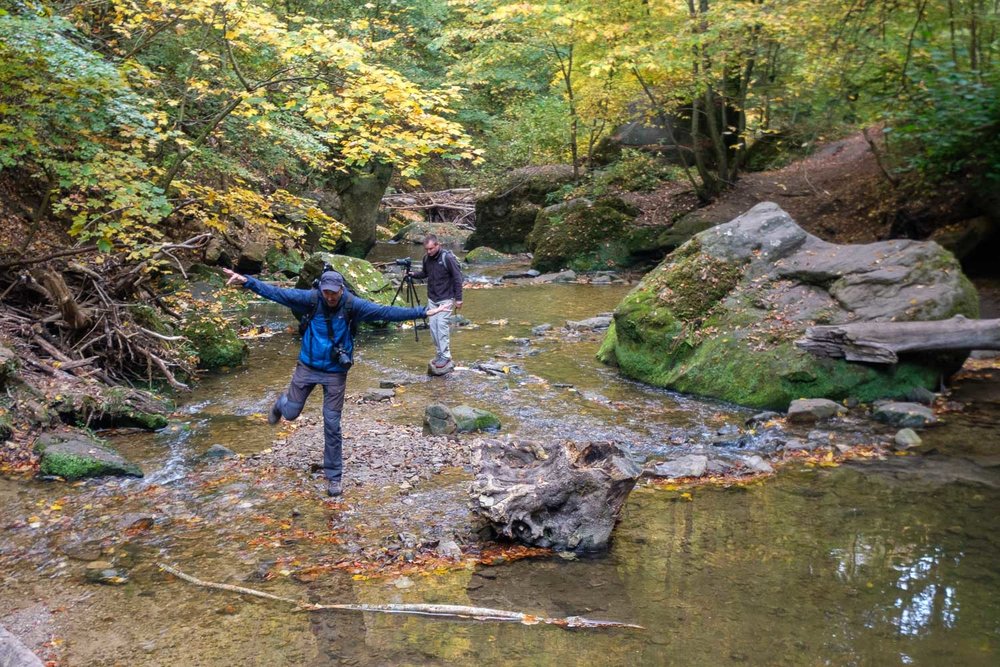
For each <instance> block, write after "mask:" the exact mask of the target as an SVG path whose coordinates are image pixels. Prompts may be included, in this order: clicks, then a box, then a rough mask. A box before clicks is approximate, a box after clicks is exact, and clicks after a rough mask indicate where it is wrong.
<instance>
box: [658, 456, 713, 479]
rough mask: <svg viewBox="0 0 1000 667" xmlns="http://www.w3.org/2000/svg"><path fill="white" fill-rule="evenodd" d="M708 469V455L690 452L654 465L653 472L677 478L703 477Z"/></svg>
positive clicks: (661, 475) (659, 475) (660, 475)
mask: <svg viewBox="0 0 1000 667" xmlns="http://www.w3.org/2000/svg"><path fill="white" fill-rule="evenodd" d="M707 469H708V457H707V456H703V455H701V454H688V455H687V456H680V457H678V458H676V459H673V460H671V461H664V462H663V463H657V464H656V465H655V466H653V470H652V474H653V475H655V476H656V477H666V478H670V479H677V478H679V477H701V476H702V475H704V474H705V471H706V470H707Z"/></svg>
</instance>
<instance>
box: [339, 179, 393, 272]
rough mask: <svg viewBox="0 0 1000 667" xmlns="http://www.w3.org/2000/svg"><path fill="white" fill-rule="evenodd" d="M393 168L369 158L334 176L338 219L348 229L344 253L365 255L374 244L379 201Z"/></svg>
mask: <svg viewBox="0 0 1000 667" xmlns="http://www.w3.org/2000/svg"><path fill="white" fill-rule="evenodd" d="M392 169H393V168H392V165H391V164H383V163H381V162H371V163H369V164H368V165H367V166H366V167H363V168H360V169H359V170H358V171H353V172H352V173H351V174H349V175H344V176H338V178H337V179H336V182H335V188H336V190H337V195H339V196H340V211H341V214H342V216H343V218H342V219H341V220H340V222H342V223H344V224H345V225H347V227H348V229H350V233H351V242H350V243H349V244H348V245H347V247H346V248H345V249H344V251H343V252H344V254H345V255H351V256H353V257H364V256H365V255H367V254H368V251H369V250H371V249H372V246H374V245H375V241H376V240H377V239H376V235H375V228H376V226H377V225H378V214H379V204H381V202H382V196H383V195H385V189H386V188H387V187H388V186H389V180H390V179H391V178H392Z"/></svg>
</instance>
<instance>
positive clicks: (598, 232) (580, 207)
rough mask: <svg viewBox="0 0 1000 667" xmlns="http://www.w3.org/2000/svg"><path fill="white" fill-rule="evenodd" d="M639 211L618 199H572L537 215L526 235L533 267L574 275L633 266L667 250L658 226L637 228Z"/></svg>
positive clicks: (545, 209)
mask: <svg viewBox="0 0 1000 667" xmlns="http://www.w3.org/2000/svg"><path fill="white" fill-rule="evenodd" d="M638 214H639V211H638V209H636V208H635V207H633V206H631V205H629V204H627V203H625V202H624V201H622V200H621V199H620V198H618V197H602V198H600V199H597V200H595V201H591V200H589V199H573V200H571V201H568V202H565V203H562V204H556V205H554V206H548V207H546V208H544V209H542V210H541V211H539V213H538V216H537V217H536V219H535V224H534V226H533V227H532V230H531V234H530V235H529V236H528V246H529V248H530V249H531V250H532V252H533V253H534V258H533V259H532V266H534V267H535V268H536V269H538V270H540V271H551V270H555V269H560V268H563V267H567V266H568V267H570V268H571V269H574V270H576V271H594V270H597V269H608V268H612V269H613V268H622V267H629V266H633V265H635V264H637V263H639V262H641V261H644V260H648V259H649V258H650V257H656V258H657V259H659V258H660V257H662V256H663V254H664V253H665V252H666V250H665V249H664V248H663V246H662V243H661V242H660V240H659V238H660V236H661V234H662V229H661V228H659V227H640V226H636V225H634V224H633V222H634V220H635V217H636V216H637V215H638Z"/></svg>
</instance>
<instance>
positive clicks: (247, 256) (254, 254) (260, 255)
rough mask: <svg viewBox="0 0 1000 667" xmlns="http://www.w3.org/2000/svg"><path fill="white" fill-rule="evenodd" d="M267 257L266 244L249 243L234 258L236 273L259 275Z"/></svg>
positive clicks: (258, 242)
mask: <svg viewBox="0 0 1000 667" xmlns="http://www.w3.org/2000/svg"><path fill="white" fill-rule="evenodd" d="M266 257H267V244H266V243H264V242H263V241H250V242H249V243H247V244H246V245H244V246H243V247H242V248H241V249H240V254H239V256H238V257H237V258H236V272H237V273H250V274H256V273H260V272H261V270H262V269H263V268H264V260H265V258H266Z"/></svg>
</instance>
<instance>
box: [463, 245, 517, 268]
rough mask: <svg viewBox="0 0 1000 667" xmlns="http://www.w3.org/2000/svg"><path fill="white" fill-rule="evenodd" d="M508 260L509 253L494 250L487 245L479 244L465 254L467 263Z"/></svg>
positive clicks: (488, 262)
mask: <svg viewBox="0 0 1000 667" xmlns="http://www.w3.org/2000/svg"><path fill="white" fill-rule="evenodd" d="M509 260H510V256H509V255H505V254H504V253H502V252H500V251H499V250H494V249H493V248H489V247H487V246H479V247H478V248H473V249H472V250H470V251H469V254H467V255H466V256H465V261H466V263H467V264H499V263H501V262H506V261H509Z"/></svg>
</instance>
